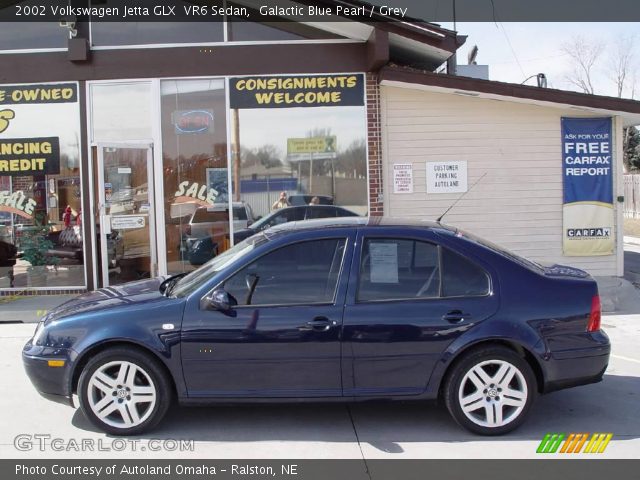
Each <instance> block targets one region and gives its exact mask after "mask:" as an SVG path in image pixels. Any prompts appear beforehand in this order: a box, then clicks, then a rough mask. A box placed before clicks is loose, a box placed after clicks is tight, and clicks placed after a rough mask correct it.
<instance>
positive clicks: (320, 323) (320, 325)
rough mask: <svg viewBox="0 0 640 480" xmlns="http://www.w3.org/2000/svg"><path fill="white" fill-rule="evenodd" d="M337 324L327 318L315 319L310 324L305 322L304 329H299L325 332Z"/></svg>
mask: <svg viewBox="0 0 640 480" xmlns="http://www.w3.org/2000/svg"><path fill="white" fill-rule="evenodd" d="M337 324H338V322H336V321H331V320H329V319H328V318H327V317H316V318H314V319H313V320H311V321H310V322H307V324H306V325H305V326H304V327H301V328H300V329H301V330H313V331H314V332H326V331H328V330H329V329H330V328H331V327H334V326H335V325H337Z"/></svg>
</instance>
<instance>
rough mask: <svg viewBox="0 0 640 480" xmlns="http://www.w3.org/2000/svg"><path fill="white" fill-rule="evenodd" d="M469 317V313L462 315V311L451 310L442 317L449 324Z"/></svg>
mask: <svg viewBox="0 0 640 480" xmlns="http://www.w3.org/2000/svg"><path fill="white" fill-rule="evenodd" d="M470 317H471V314H470V313H462V310H451V311H450V312H447V313H445V314H444V315H443V316H442V319H443V320H446V321H447V322H449V323H459V322H462V321H464V320H465V319H469V318H470Z"/></svg>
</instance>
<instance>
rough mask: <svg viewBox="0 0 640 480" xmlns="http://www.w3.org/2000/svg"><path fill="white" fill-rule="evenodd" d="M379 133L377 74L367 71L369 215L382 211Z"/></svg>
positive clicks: (380, 213)
mask: <svg viewBox="0 0 640 480" xmlns="http://www.w3.org/2000/svg"><path fill="white" fill-rule="evenodd" d="M380 135H381V134H380V85H379V84H378V75H376V74H375V73H367V144H368V148H369V158H368V161H369V215H371V216H381V215H382V213H383V199H382V152H381V142H380V140H381V137H380Z"/></svg>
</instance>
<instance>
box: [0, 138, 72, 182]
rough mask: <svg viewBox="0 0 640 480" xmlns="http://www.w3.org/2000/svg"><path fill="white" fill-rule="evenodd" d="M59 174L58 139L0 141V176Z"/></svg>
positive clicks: (6, 139)
mask: <svg viewBox="0 0 640 480" xmlns="http://www.w3.org/2000/svg"><path fill="white" fill-rule="evenodd" d="M58 173H60V139H59V138H58V137H42V138H2V139H0V175H2V176H4V175H11V176H27V175H56V174H58Z"/></svg>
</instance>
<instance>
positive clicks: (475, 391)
mask: <svg viewBox="0 0 640 480" xmlns="http://www.w3.org/2000/svg"><path fill="white" fill-rule="evenodd" d="M443 394H444V400H445V404H446V406H447V409H448V410H449V413H451V415H452V416H453V418H454V419H455V421H456V422H458V424H460V425H461V426H462V427H464V428H466V429H467V430H469V431H471V432H473V433H478V434H480V435H502V434H505V433H507V432H510V431H512V430H514V429H516V428H518V427H519V426H520V425H521V424H522V422H524V420H525V418H526V416H527V414H528V413H529V409H530V407H531V405H532V403H533V401H534V399H535V397H536V394H537V382H536V378H535V375H534V373H533V370H532V369H531V366H530V365H529V364H528V363H527V361H526V360H525V359H523V358H522V357H520V356H519V355H518V354H517V353H515V352H514V351H512V350H510V349H508V348H506V347H501V346H488V347H482V348H479V349H477V350H473V351H471V352H469V353H467V354H466V355H464V356H463V357H462V358H461V359H460V360H458V361H457V362H456V363H455V365H454V366H453V369H452V371H451V372H450V374H449V375H448V377H447V380H446V382H445V385H444V391H443ZM476 407H477V408H476Z"/></svg>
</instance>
